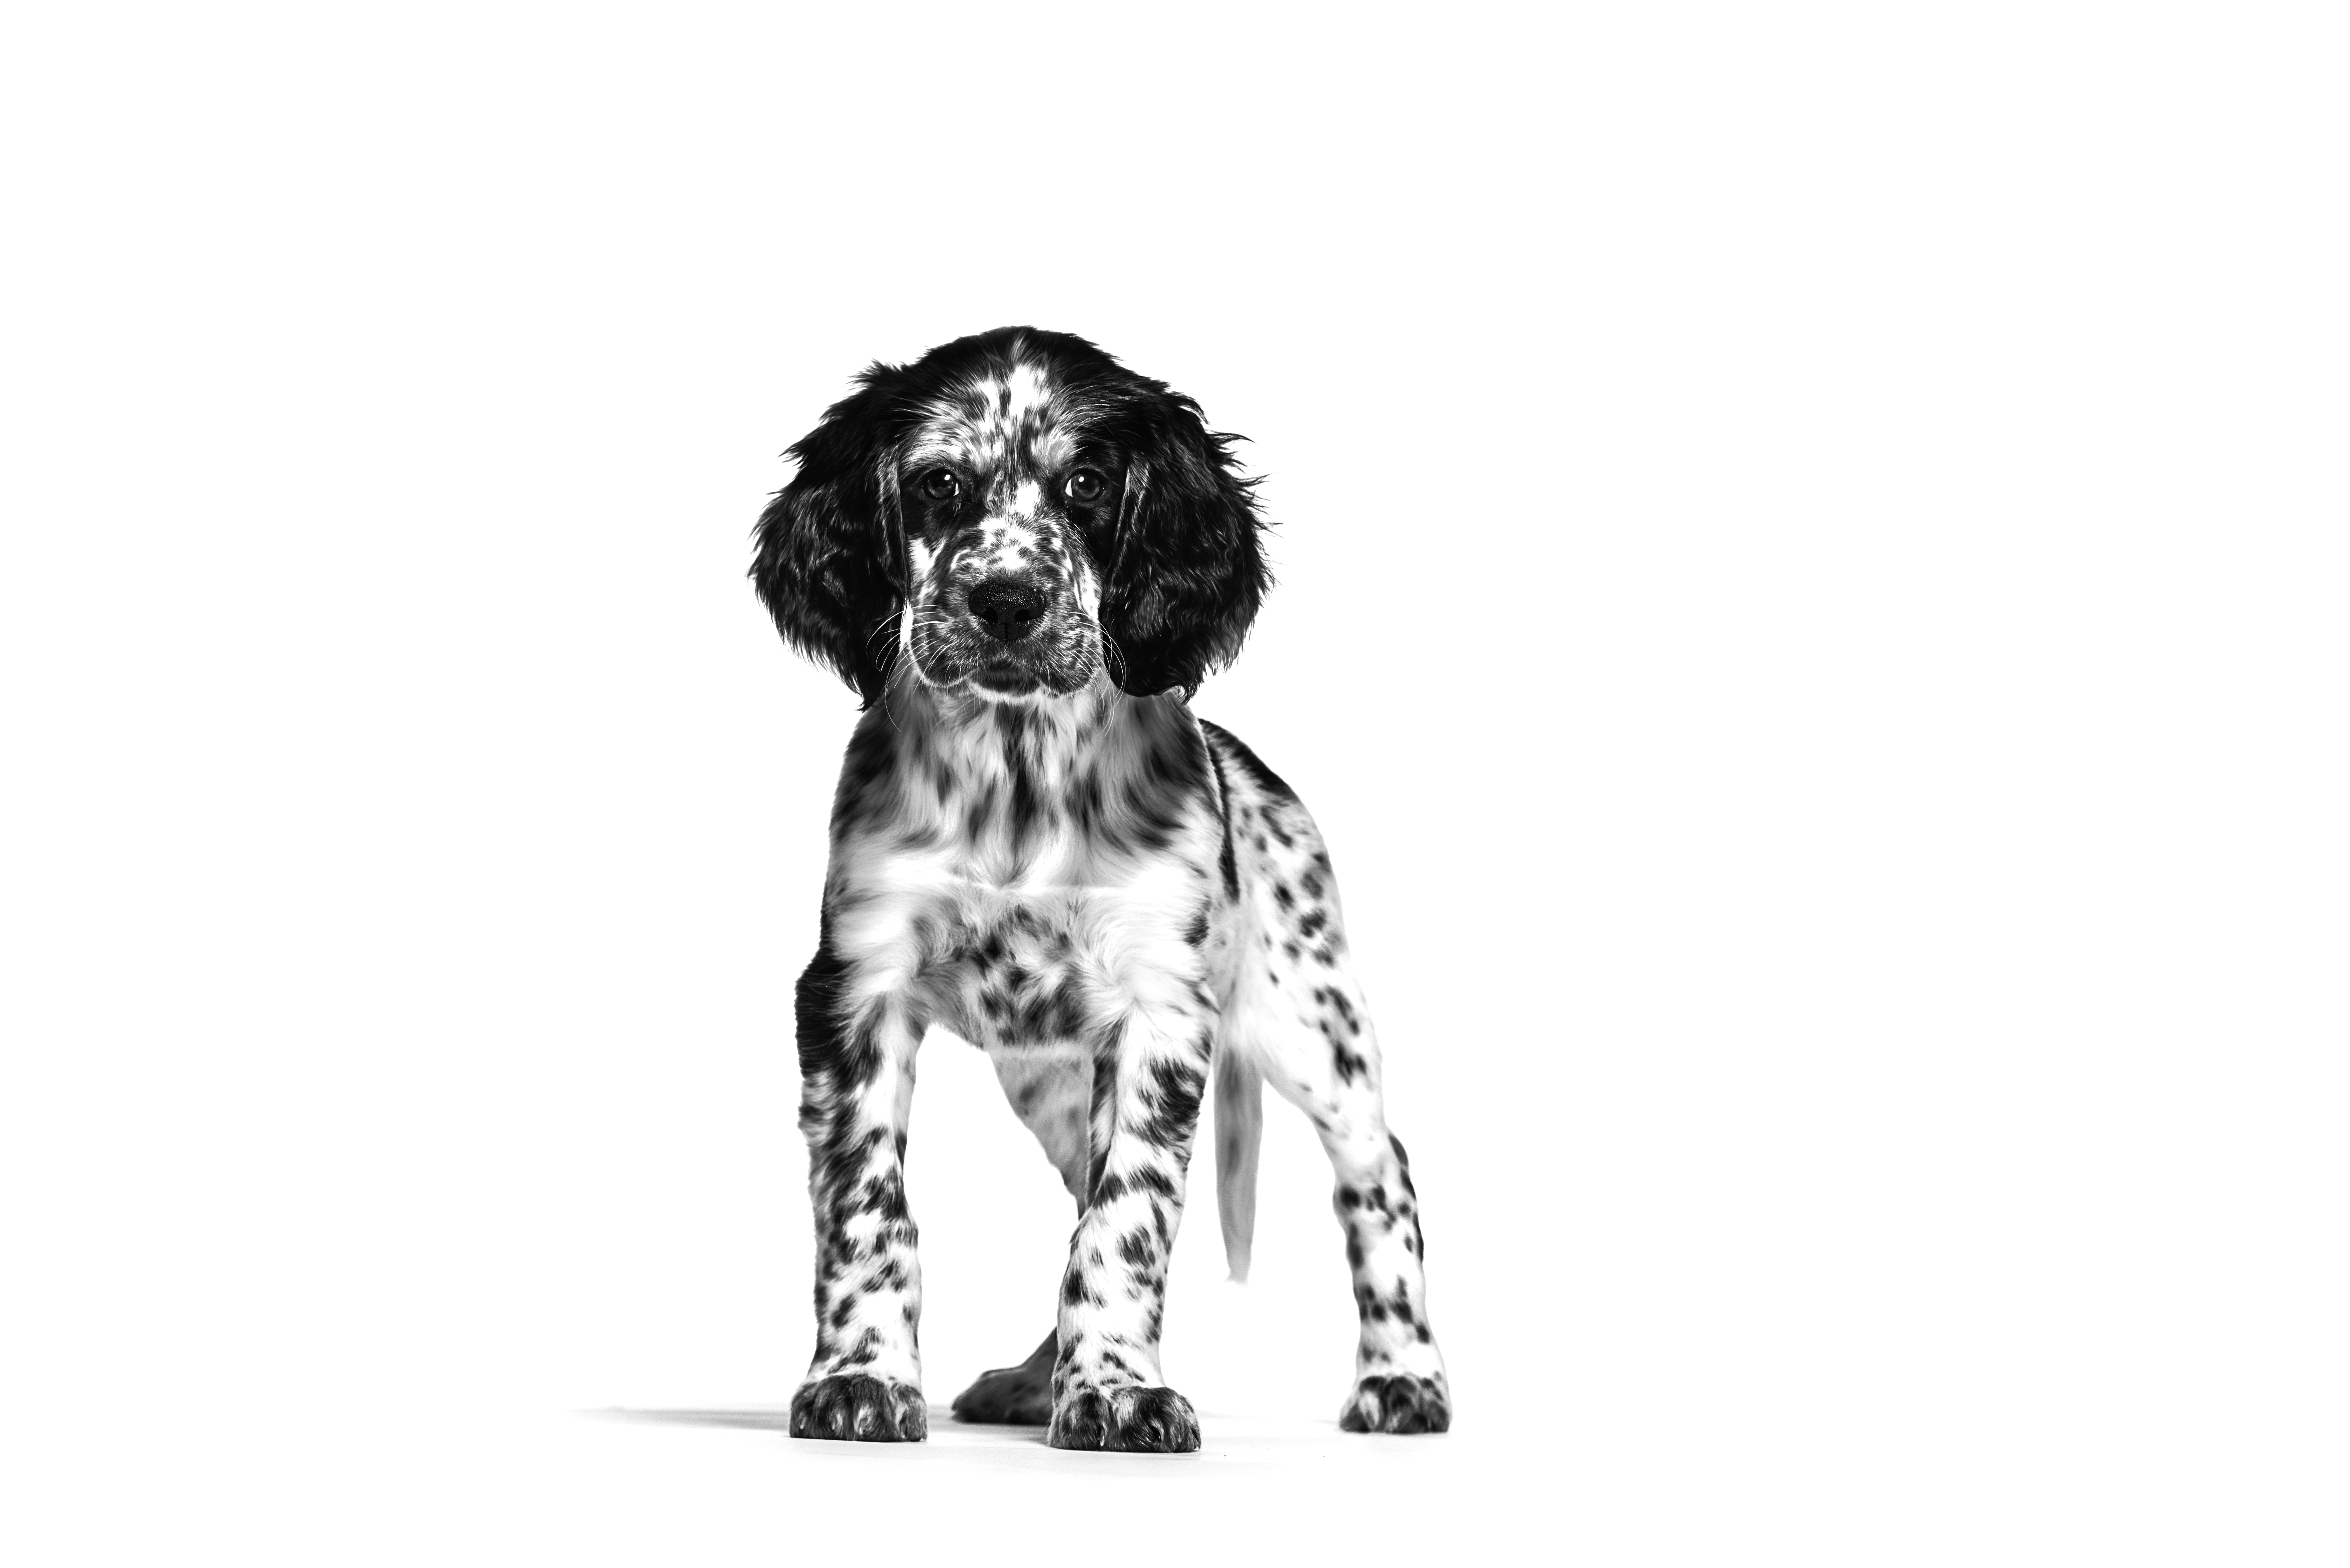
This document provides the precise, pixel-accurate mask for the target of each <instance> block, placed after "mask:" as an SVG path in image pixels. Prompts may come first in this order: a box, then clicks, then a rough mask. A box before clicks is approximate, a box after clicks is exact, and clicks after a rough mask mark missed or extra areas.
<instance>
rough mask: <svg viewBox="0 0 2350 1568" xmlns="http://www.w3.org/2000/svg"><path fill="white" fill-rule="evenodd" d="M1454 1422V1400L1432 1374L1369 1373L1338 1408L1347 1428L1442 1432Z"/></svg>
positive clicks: (1353, 1429) (1352, 1430)
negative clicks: (1344, 1403)
mask: <svg viewBox="0 0 2350 1568" xmlns="http://www.w3.org/2000/svg"><path fill="white" fill-rule="evenodd" d="M1451 1425H1452V1400H1451V1396H1449V1395H1448V1394H1447V1393H1446V1392H1445V1389H1444V1385H1443V1383H1442V1382H1441V1381H1440V1380H1439V1379H1436V1378H1431V1377H1406V1376H1397V1377H1366V1378H1364V1379H1363V1380H1362V1381H1361V1382H1359V1383H1357V1384H1356V1385H1355V1391H1354V1392H1353V1393H1352V1394H1349V1395H1347V1404H1346V1407H1345V1408H1343V1409H1341V1410H1340V1411H1339V1412H1338V1426H1339V1428H1340V1430H1342V1431H1348V1432H1441V1431H1443V1430H1444V1429H1445V1428H1448V1427H1450V1426H1451Z"/></svg>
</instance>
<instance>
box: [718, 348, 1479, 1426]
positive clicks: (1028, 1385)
mask: <svg viewBox="0 0 2350 1568" xmlns="http://www.w3.org/2000/svg"><path fill="white" fill-rule="evenodd" d="M1234 439H1235V438H1233V437H1231V436H1225V435H1217V434H1213V433H1211V432H1210V431H1208V430H1207V429H1206V428H1205V426H1204V425H1203V423H1202V421H1201V411H1200V408H1199V405H1198V404H1197V403H1195V402H1193V401H1192V400H1191V399H1189V398H1186V397H1182V396H1180V395H1179V394H1177V393H1175V392H1173V391H1171V390H1170V389H1169V388H1168V387H1167V386H1166V385H1165V384H1164V383H1162V382H1159V381H1154V380H1150V379H1147V378H1144V377H1141V376H1138V375H1136V374H1134V373H1133V372H1132V371H1129V370H1128V369H1125V368H1124V367H1123V366H1121V365H1119V364H1118V361H1117V360H1115V359H1113V358H1110V357H1109V356H1108V355H1107V354H1105V353H1103V352H1102V351H1101V350H1100V349H1098V348H1096V347H1095V346H1094V345H1092V344H1091V343H1088V342H1087V341H1085V340H1084V339H1083V338H1079V337H1069V336H1067V335H1066V334H1062V333H1056V332H1044V331H1038V330H1035V329H1034V328H1029V327H1006V328H1003V329H1002V330H999V331H994V332H989V333H983V334H981V335H980V336H977V337H964V338H960V339H958V340H956V341H955V342H952V343H949V344H947V345H945V346H944V347H942V348H935V349H933V350H931V352H930V353H928V354H926V355H924V356H923V357H922V358H920V359H919V360H916V361H915V362H914V363H912V364H910V365H905V366H889V365H881V364H876V365H875V366H873V367H872V368H871V369H868V370H867V371H866V372H865V373H864V374H863V375H862V376H860V377H859V378H858V381H857V388H856V390H855V391H854V392H853V393H852V394H851V395H850V396H849V397H847V399H845V400H842V401H841V402H839V403H837V404H835V405H834V406H833V407H832V409H831V410H828V411H827V414H826V416H825V419H824V422H823V423H822V424H821V425H819V426H818V427H817V428H816V430H815V431H813V432H811V433H810V434H809V435H808V436H807V437H806V439H804V440H802V441H800V442H799V443H798V444H796V445H795V446H794V447H793V448H792V449H791V455H792V456H793V457H795V459H797V461H798V464H799V467H798V472H797V474H796V476H795V478H794V479H793V480H792V482H791V483H790V485H789V486H788V487H787V488H785V490H784V491H783V493H781V494H779V495H778V496H776V497H775V501H774V503H773V504H771V505H770V506H768V508H767V510H766V513H765V514H764V516H762V517H761V518H760V520H759V525H758V530H757V546H758V553H757V559H756V562H755V564H754V566H753V568H752V577H753V580H754V583H755V585H756V587H757V588H758V592H759V596H760V597H761V598H762V599H763V600H764V602H765V604H766V607H767V608H768V610H769V611H770V612H771V613H772V614H773V615H774V617H775V624H776V626H777V627H778V628H780V629H781V630H782V632H783V634H784V637H785V639H786V640H788V641H789V642H790V643H791V644H792V645H793V646H795V648H797V649H800V650H801V651H803V652H805V653H806V654H808V655H810V656H812V657H813V658H815V659H818V660H820V661H821V662H823V663H825V664H827V665H829V666H830V667H831V668H832V669H834V670H837V671H838V672H839V674H840V675H841V677H842V678H843V679H845V680H847V682H848V683H849V684H850V685H852V686H854V687H855V688H856V689H857V691H858V693H859V694H860V695H861V696H862V697H863V698H864V701H865V707H864V711H863V714H862V716H861V718H860V719H859V721H858V726H857V730H856V733H855V734H854V735H853V736H852V737H851V738H850V741H849V743H848V753H847V760H846V763H845V764H844V766H843V768H842V770H841V777H840V787H839V791H838V793H837V794H836V796H835V797H834V802H833V810H832V853H831V863H830V868H829V871H828V873H827V877H826V880H825V888H824V910H823V917H822V921H821V926H820V933H821V934H820V936H819V938H818V941H817V946H816V957H815V959H814V960H813V961H811V962H810V963H809V964H808V967H807V970H806V972H805V973H804V974H802V975H801V977H800V981H799V987H798V994H797V1013H798V1017H797V1023H798V1039H799V1060H800V1071H801V1075H802V1079H803V1098H802V1104H801V1106H800V1126H801V1128H802V1130H803V1131H804V1132H805V1133H806V1135H807V1139H808V1150H809V1181H808V1185H809V1195H810V1197H811V1198H812V1199H813V1200H814V1203H815V1208H816V1357H815V1360H814V1362H813V1363H812V1364H811V1365H810V1366H809V1368H808V1376H807V1380H806V1383H805V1384H804V1385H802V1386H801V1387H800V1389H799V1391H798V1394H797V1395H796V1397H795V1398H794V1399H793V1401H792V1413H791V1429H792V1433H793V1435H794V1436H795V1437H807V1438H851V1439H858V1440H863V1441H876V1442H894V1441H912V1440H918V1439H920V1438H922V1437H923V1436H925V1435H926V1431H927V1417H926V1407H925V1406H924V1404H923V1399H922V1393H921V1364H920V1354H919V1352H918V1350H917V1348H916V1333H915V1330H916V1324H917V1323H918V1320H919V1319H920V1311H921V1275H920V1265H919V1263H918V1262H917V1260H916V1257H915V1250H914V1246H915V1232H914V1222H913V1220H912V1218H911V1217H910V1215H909V1213H908V1212H907V1208H906V1192H905V1182H904V1177H903V1162H904V1158H905V1151H906V1127H907V1110H908V1106H909V1103H910V1099H911V1096H912V1094H913V1087H914V1053H915V1049H916V1047H917V1046H918V1045H919V1044H920V1043H921V1040H922V1037H923V1035H924V1033H926V1032H927V1031H928V1030H929V1029H930V1028H931V1026H932V1025H934V1024H935V1025H937V1026H938V1027H940V1028H941V1029H943V1030H945V1031H947V1032H949V1033H953V1034H955V1035H959V1036H961V1037H962V1039H965V1040H968V1041H970V1042H972V1043H973V1044H977V1045H978V1046H980V1047H981V1048H982V1049H983V1050H984V1051H985V1052H986V1053H987V1055H988V1059H989V1061H990V1062H991V1063H993V1065H994V1067H995V1071H996V1074H997V1075H998V1077H999V1078H1001V1079H1002V1081H1003V1088H1004V1092H1005V1094H1006V1095H1007V1096H1009V1097H1010V1099H1011V1102H1012V1106H1013V1109H1014V1111H1015V1112H1016V1113H1017V1114H1018V1116H1019V1117H1020V1119H1021V1121H1022V1122H1024V1124H1025V1125H1026V1126H1027V1127H1028V1129H1029V1130H1030V1131H1031V1132H1033V1133H1034V1134H1035V1136H1036V1138H1037V1140H1038V1141H1039V1142H1040V1143H1042V1144H1043V1145H1044V1147H1045V1154H1046V1155H1047V1157H1049V1158H1050V1159H1051V1160H1052V1162H1053V1165H1054V1167H1055V1168H1056V1169H1057V1170H1058V1171H1059V1172H1060V1176H1061V1179H1062V1181H1063V1182H1064V1183H1065V1184H1066V1186H1067V1188H1068V1190H1069V1192H1070V1195H1071V1196H1072V1197H1073V1198H1074V1199H1076V1205H1077V1212H1078V1219H1077V1227H1076V1234H1075V1235H1074V1236H1073V1237H1072V1238H1071V1240H1070V1244H1069V1261H1068V1266H1067V1268H1066V1271H1065V1272H1064V1273H1063V1275H1062V1279H1061V1289H1060V1299H1059V1317H1058V1320H1057V1323H1056V1324H1055V1329H1054V1331H1053V1333H1051V1334H1048V1335H1046V1336H1045V1341H1044V1343H1043V1344H1042V1345H1038V1346H1037V1348H1036V1351H1035V1354H1034V1355H1031V1356H1030V1357H1029V1358H1028V1359H1027V1360H1026V1361H1025V1362H1024V1363H1023V1364H1022V1365H1020V1366H1014V1367H1007V1368H1005V1369H1003V1370H1001V1371H996V1372H990V1373H988V1374H986V1375H984V1376H982V1377H981V1378H980V1379H979V1380H978V1381H977V1382H976V1383H974V1384H973V1385H972V1386H971V1387H970V1388H969V1389H966V1390H965V1391H964V1392H963V1394H962V1397H960V1398H958V1399H957V1400H956V1401H955V1404H954V1412H955V1414H956V1416H957V1417H959V1418H961V1419H964V1420H972V1421H1013V1422H1033V1423H1038V1424H1042V1425H1045V1427H1046V1428H1047V1432H1046V1440H1047V1441H1049V1442H1050V1443H1052V1444H1053V1445H1054V1446H1055V1447H1058V1448H1066V1449H1141V1450H1158V1451H1183V1450H1189V1449H1196V1448H1197V1447H1198V1446H1199V1443H1200V1428H1199V1422H1198V1419H1197V1418H1196V1417H1195V1416H1194V1415H1193V1413H1192V1409H1191V1404H1190V1402H1189V1401H1187V1400H1186V1399H1184V1397H1182V1396H1181V1395H1180V1394H1177V1393H1176V1392H1174V1391H1173V1390H1172V1389H1170V1388H1167V1387H1165V1386H1162V1385H1161V1383H1160V1379H1159V1328H1160V1324H1161V1321H1162V1316H1163V1310H1164V1303H1165V1297H1166V1284H1167V1265H1168V1258H1169V1253H1170V1248H1171V1247H1172V1246H1173V1243H1174V1240H1175V1231H1176V1225H1177V1222H1178V1221H1179V1220H1180V1217H1181V1213H1182V1206H1183V1183H1184V1175H1185V1171H1186V1169H1187V1168H1188V1166H1189V1164H1190V1160H1191V1142H1192V1136H1193V1132H1194V1130H1195V1129H1196V1127H1198V1125H1199V1120H1200V1111H1201V1099H1202V1097H1203V1096H1204V1095H1205V1093H1206V1089H1207V1085H1208V1082H1209V1079H1210V1076H1211V1075H1213V1078H1214V1083H1215V1097H1216V1128H1217V1168H1218V1197H1219V1208H1220V1210H1221V1214H1222V1224H1223V1235H1224V1245H1225V1249H1226V1253H1227V1256H1228V1259H1229V1262H1230V1264H1231V1267H1232V1273H1233V1275H1234V1277H1235V1278H1245V1277H1246V1276H1247V1272H1248V1265H1249V1246H1250V1236H1251V1231H1252V1229H1253V1220H1254V1214H1255V1180H1256V1162H1257V1148H1258V1140H1259V1137H1260V1133H1261V1130H1262V1125H1263V1123H1262V1116H1263V1110H1262V1106H1263V1096H1262V1089H1263V1084H1264V1083H1265V1082H1266V1081H1268V1080H1270V1081H1271V1083H1272V1084H1273V1085H1274V1089H1275V1090H1276V1091H1277V1092H1278V1093H1279V1094H1280V1095H1281V1096H1282V1097H1283V1098H1284V1099H1286V1100H1288V1101H1289V1102H1290V1103H1291V1104H1293V1105H1295V1106H1297V1107H1298V1108H1299V1109H1301V1110H1303V1111H1304V1112H1305V1114H1306V1116H1309V1117H1311V1118H1312V1120H1313V1123H1314V1126H1315V1130H1316V1131H1317V1132H1318V1133H1319V1134H1320V1135H1321V1138H1322V1144H1323V1147H1325V1148H1326V1150H1327V1151H1328V1153H1329V1157H1330V1161H1331V1164H1332V1165H1333V1166H1334V1167H1335V1168H1336V1177H1337V1193H1336V1208H1337V1213H1338V1220H1339V1223H1340V1224H1341V1225H1342V1226H1343V1227H1344V1229H1345V1231H1346V1237H1347V1261H1348V1262H1349V1263H1350V1264H1351V1265H1352V1267H1353V1270H1354V1282H1355V1299H1356V1302H1357V1304H1358V1305H1359V1307H1360V1308H1361V1319H1362V1332H1361V1339H1360V1342H1359V1345H1358V1349H1357V1361H1356V1379H1355V1385H1354V1387H1353V1389H1352V1391H1351V1392H1350V1393H1349V1394H1348V1395H1347V1400H1346V1403H1345V1405H1344V1406H1343V1407H1341V1411H1340V1415H1339V1424H1340V1425H1341V1426H1342V1427H1344V1428H1347V1430H1349V1431H1374V1432H1439V1431H1442V1430H1444V1429H1445V1428H1446V1427H1447V1426H1448V1425H1449V1424H1450V1422H1451V1396H1450V1391H1449V1389H1448V1386H1447V1385H1446V1382H1445V1376H1444V1362H1443V1358H1442V1356H1441V1355H1439V1354H1438V1351H1437V1347H1436V1341H1435V1339H1434V1338H1433V1337H1432V1336H1431V1334H1430V1328H1429V1321H1428V1309H1427V1300H1426V1287H1425V1285H1424V1282H1423V1280H1422V1275H1421V1256H1422V1246H1421V1241H1420V1225H1419V1208H1418V1201H1417V1199H1416V1197H1415V1195H1414V1193H1413V1189H1412V1184H1411V1173H1410V1167H1409V1162H1408V1161H1407V1160H1406V1158H1405V1156H1404V1150H1403V1145H1402V1144H1401V1143H1399V1142H1398V1141H1397V1140H1396V1138H1395V1137H1394V1136H1393V1135H1392V1134H1391V1133H1389V1132H1388V1127H1387V1119H1386V1116H1385V1112H1384V1110H1383V1107H1382V1104H1381V1096H1380V1090H1379V1054H1378V1045H1377V1043H1376V1041H1375V1040H1374V1037H1373V1035H1372V1033H1371V1026H1370V1021H1369V1018H1368V1016H1367V1012H1366V1010H1365V1008H1364V1005H1363V998H1362V992H1361V991H1360V990H1359V988H1358V987H1357V984H1356V981H1355V978H1354V974H1353V971H1352V965H1351V962H1350V961H1349V957H1348V954H1347V943H1346V937H1345V934H1344V929H1343V923H1342V921H1341V919H1340V916H1339V910H1338V891H1337V886H1336V882H1335V881H1334V880H1333V879H1332V877H1331V872H1330V859H1329V857H1328V855H1327V854H1326V853H1325V852H1324V849H1323V846H1322V840H1321V837H1320V835H1319V834H1318V833H1316V831H1315V826H1314V822H1313V819H1312V818H1311V817H1309V816H1308V815H1306V812H1305V807H1304V806H1303V805H1300V804H1299V802H1298V799H1297V796H1296V794H1295V793H1294V792H1293V791H1292V790H1291V789H1290V788H1289V786H1288V785H1287V784H1284V783H1282V781H1281V779H1280V778H1279V777H1278V776H1277V775H1276V774H1274V772H1273V771H1272V770H1271V769H1270V768H1268V767H1266V766H1265V765H1264V763H1262V762H1260V761H1258V760H1257V757H1256V754H1255V753H1253V752H1251V751H1250V750H1249V748H1248V747H1246V746H1244V745H1243V744H1242V743H1241V742H1239V741H1238V740H1236V739H1234V738H1233V737H1232V735H1230V734H1228V733H1227V732H1224V731H1223V730H1221V729H1219V728H1217V727H1216V726H1215V725H1214V724H1211V723H1209V722H1206V721H1204V720H1202V719H1201V718H1199V717H1198V716H1196V715H1195V714H1194V713H1193V712H1192V711H1191V694H1192V692H1193V691H1196V690H1197V688H1198V686H1199V684H1200V682H1201V679H1202V678H1203V677H1204V676H1205V675H1206V673H1207V672H1208V671H1209V670H1211V669H1213V668H1217V667H1219V666H1221V665H1222V664H1224V663H1226V662H1228V661H1229V660H1230V659H1232V657H1233V655H1234V654H1235V653H1237V652H1238V650H1239V649H1240V646H1241V642H1242V639H1243V637H1245V636H1246V634H1247V632H1248V628H1249V624H1250V622H1251V621H1252V619H1253V618H1254V617H1255V615H1256V612H1257V607H1258V605H1259V603H1260V602H1261V600H1262V599H1263V595H1264V591H1265V588H1266V587H1267V586H1268V582H1269V579H1268V576H1267V574H1266V571H1265V567H1264V564H1263V557H1262V555H1261V554H1260V545H1259V534H1260V532H1261V529H1262V526H1263V524H1262V521H1261V519H1260V517H1259V515H1258V510H1257V506H1256V504H1255V501H1254V499H1253V496H1252V495H1251V493H1250V488H1251V485H1252V483H1253V481H1250V480H1245V479H1243V478H1242V477H1241V476H1240V475H1239V473H1238V472H1237V470H1236V465H1235V463H1234V462H1233V460H1232V455H1231V452H1230V450H1229V449H1230V446H1231V443H1232V441H1233V440H1234Z"/></svg>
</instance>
